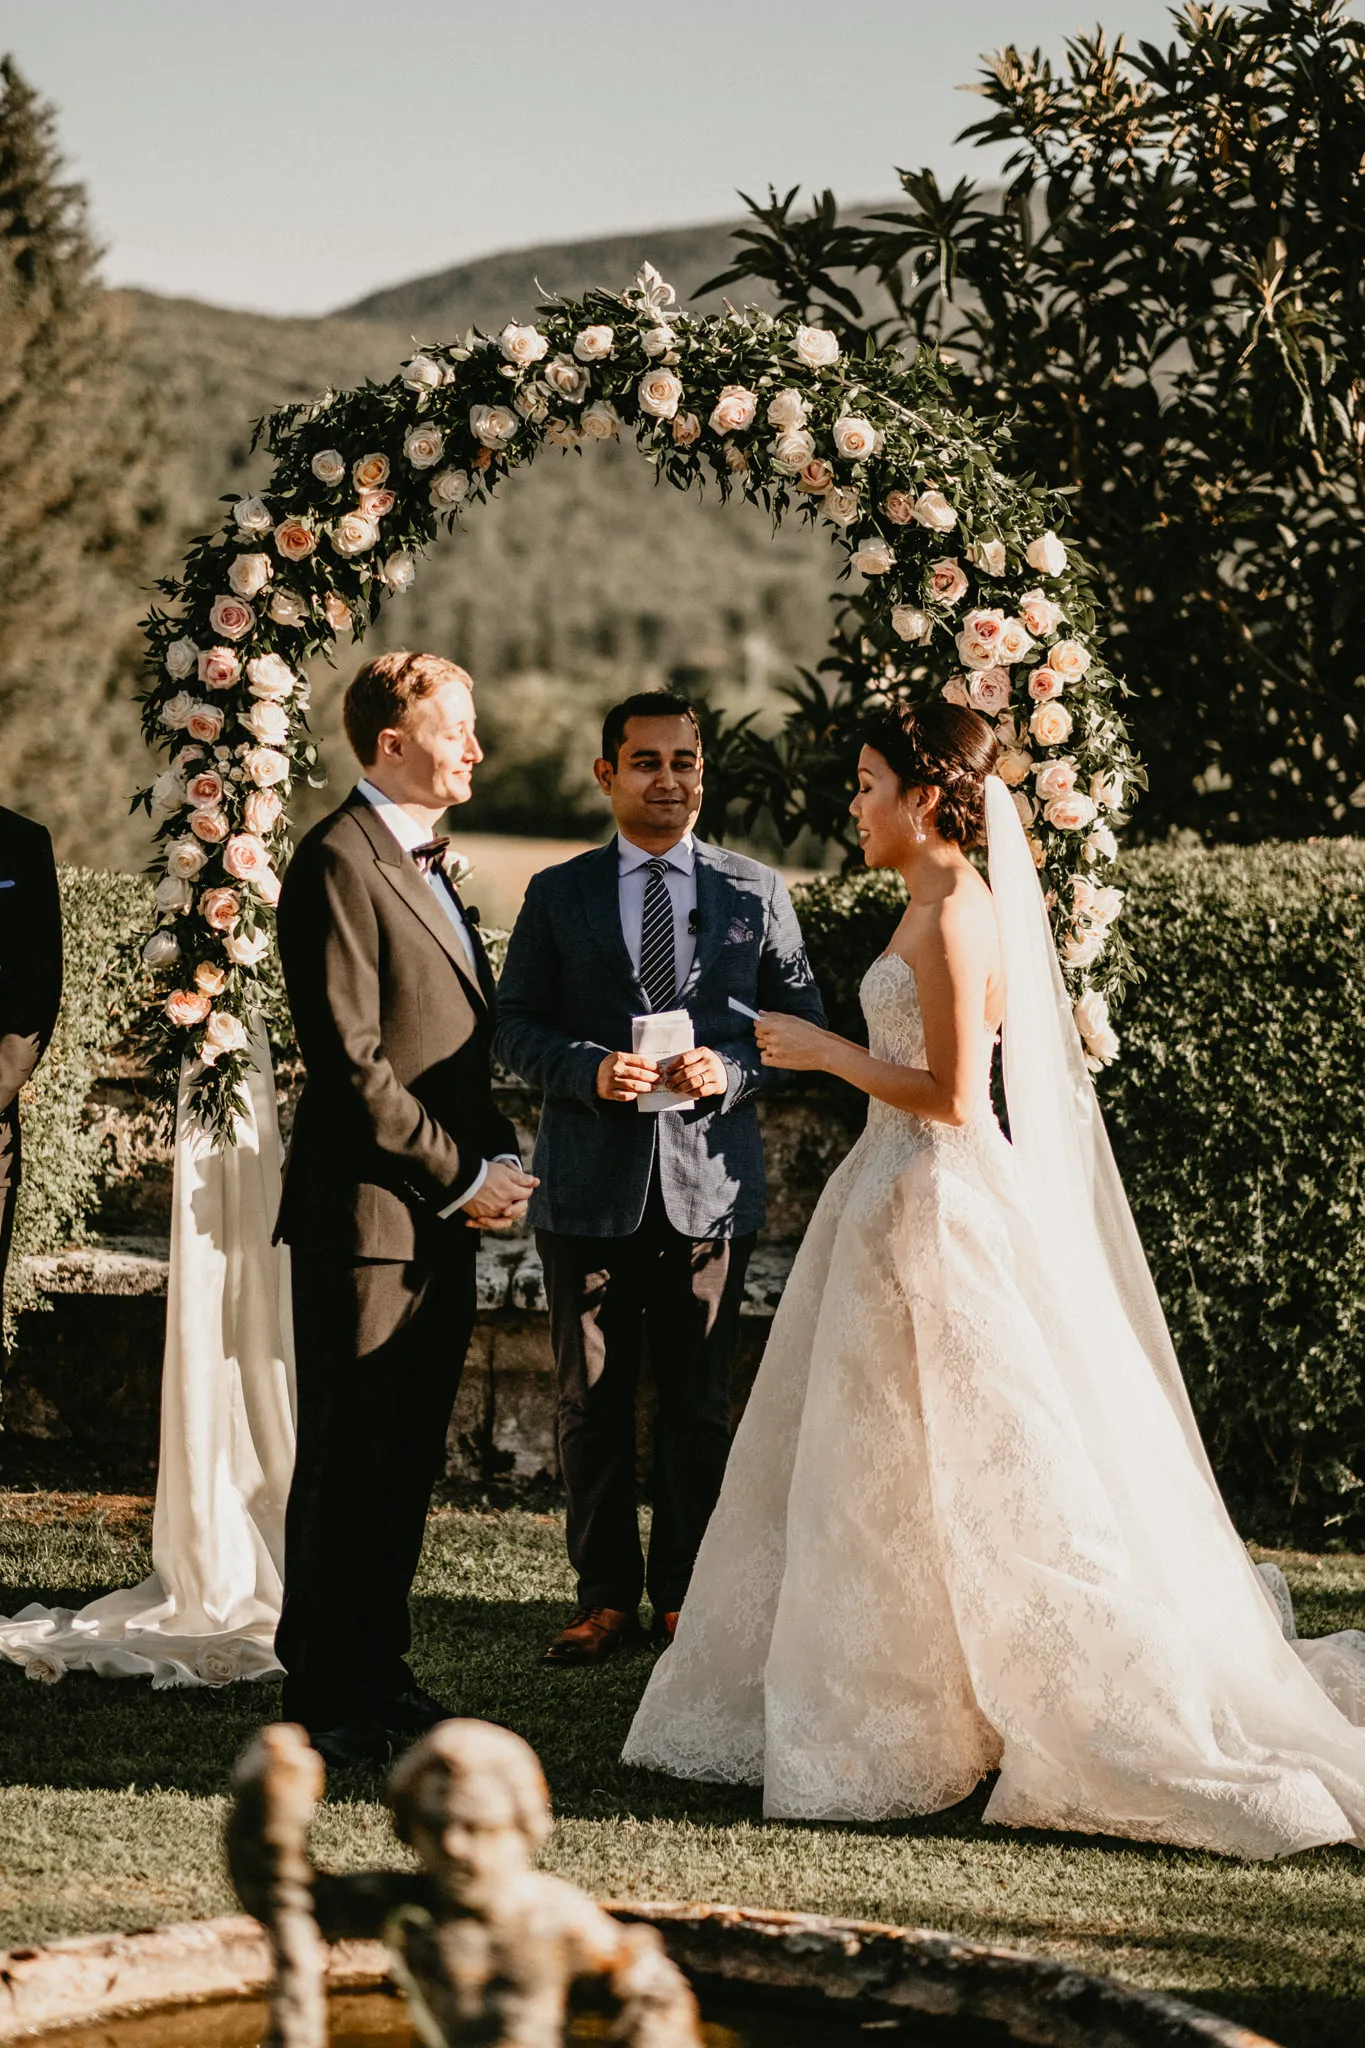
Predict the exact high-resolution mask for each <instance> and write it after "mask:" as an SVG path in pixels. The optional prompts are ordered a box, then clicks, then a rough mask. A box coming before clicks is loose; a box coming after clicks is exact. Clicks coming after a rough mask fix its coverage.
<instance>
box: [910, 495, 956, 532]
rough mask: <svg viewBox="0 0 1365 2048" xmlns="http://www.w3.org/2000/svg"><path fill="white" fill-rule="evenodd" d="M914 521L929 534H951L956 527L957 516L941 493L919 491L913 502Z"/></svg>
mask: <svg viewBox="0 0 1365 2048" xmlns="http://www.w3.org/2000/svg"><path fill="white" fill-rule="evenodd" d="M915 520H916V522H917V524H918V525H920V526H927V527H928V529H929V531H930V532H931V533H951V532H952V529H953V528H954V527H955V526H956V525H957V514H956V512H954V510H953V508H952V506H951V505H950V504H949V503H948V500H947V499H946V498H945V497H944V495H943V493H942V491H921V492H920V494H919V496H918V497H917V498H916V500H915Z"/></svg>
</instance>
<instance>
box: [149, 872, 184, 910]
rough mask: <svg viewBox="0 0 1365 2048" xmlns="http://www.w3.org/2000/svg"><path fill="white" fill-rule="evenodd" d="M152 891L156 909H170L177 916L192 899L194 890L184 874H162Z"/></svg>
mask: <svg viewBox="0 0 1365 2048" xmlns="http://www.w3.org/2000/svg"><path fill="white" fill-rule="evenodd" d="M152 893H153V897H154V900H155V902H156V907H157V909H158V910H162V911H172V912H174V914H175V915H176V916H177V917H178V916H180V915H181V914H182V912H184V911H186V910H188V909H189V907H190V905H191V903H193V901H194V891H193V889H192V888H191V887H190V885H189V883H188V881H187V880H186V879H185V877H184V875H163V876H162V877H161V880H160V881H159V882H158V883H157V885H156V888H155V889H154V891H153V892H152Z"/></svg>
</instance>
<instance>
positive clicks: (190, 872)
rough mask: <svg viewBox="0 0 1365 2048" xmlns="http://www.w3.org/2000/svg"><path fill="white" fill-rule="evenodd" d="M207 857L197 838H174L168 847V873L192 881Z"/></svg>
mask: <svg viewBox="0 0 1365 2048" xmlns="http://www.w3.org/2000/svg"><path fill="white" fill-rule="evenodd" d="M207 859H208V855H207V854H206V853H205V851H204V849H203V847H202V846H201V845H200V844H199V841H198V840H197V839H172V841H171V842H170V844H169V846H168V847H167V848H166V873H167V874H168V875H179V876H180V878H181V880H182V881H185V882H192V881H193V880H194V878H195V876H196V875H197V874H198V873H199V871H200V869H201V868H202V867H203V865H204V863H205V861H206V860H207Z"/></svg>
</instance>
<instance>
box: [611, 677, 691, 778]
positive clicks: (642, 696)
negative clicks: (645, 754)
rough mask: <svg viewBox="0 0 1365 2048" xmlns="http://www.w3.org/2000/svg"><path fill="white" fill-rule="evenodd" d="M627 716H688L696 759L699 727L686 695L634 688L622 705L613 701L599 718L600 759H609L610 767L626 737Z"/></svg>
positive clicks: (614, 764)
mask: <svg viewBox="0 0 1365 2048" xmlns="http://www.w3.org/2000/svg"><path fill="white" fill-rule="evenodd" d="M629 718H690V719H691V721H692V730H693V732H695V734H696V735H697V758H698V759H699V760H700V758H701V727H700V726H699V725H698V723H697V714H696V712H695V711H694V710H693V709H692V706H691V705H690V704H689V703H688V701H687V699H686V697H675V696H674V695H673V693H672V691H671V690H638V691H637V692H636V694H635V695H634V696H633V697H627V698H626V701H625V703H624V704H613V705H612V707H611V710H610V711H609V712H608V713H607V715H606V717H605V718H604V719H603V721H602V759H603V760H604V761H610V762H611V765H612V767H613V768H617V767H619V766H620V763H621V742H622V740H623V739H624V738H625V736H626V720H627V719H629Z"/></svg>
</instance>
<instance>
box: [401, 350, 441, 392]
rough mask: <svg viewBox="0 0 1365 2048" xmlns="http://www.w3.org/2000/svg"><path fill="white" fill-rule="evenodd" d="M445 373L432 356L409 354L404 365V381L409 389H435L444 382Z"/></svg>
mask: <svg viewBox="0 0 1365 2048" xmlns="http://www.w3.org/2000/svg"><path fill="white" fill-rule="evenodd" d="M445 374H446V373H445V371H444V370H443V369H442V367H441V365H440V364H439V363H438V362H435V361H434V360H433V359H432V357H431V356H423V355H416V356H409V358H408V360H407V361H406V362H405V363H404V365H403V382H404V383H405V384H406V385H407V387H408V389H409V391H435V390H437V389H438V387H439V386H440V385H442V384H444V382H445Z"/></svg>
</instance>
